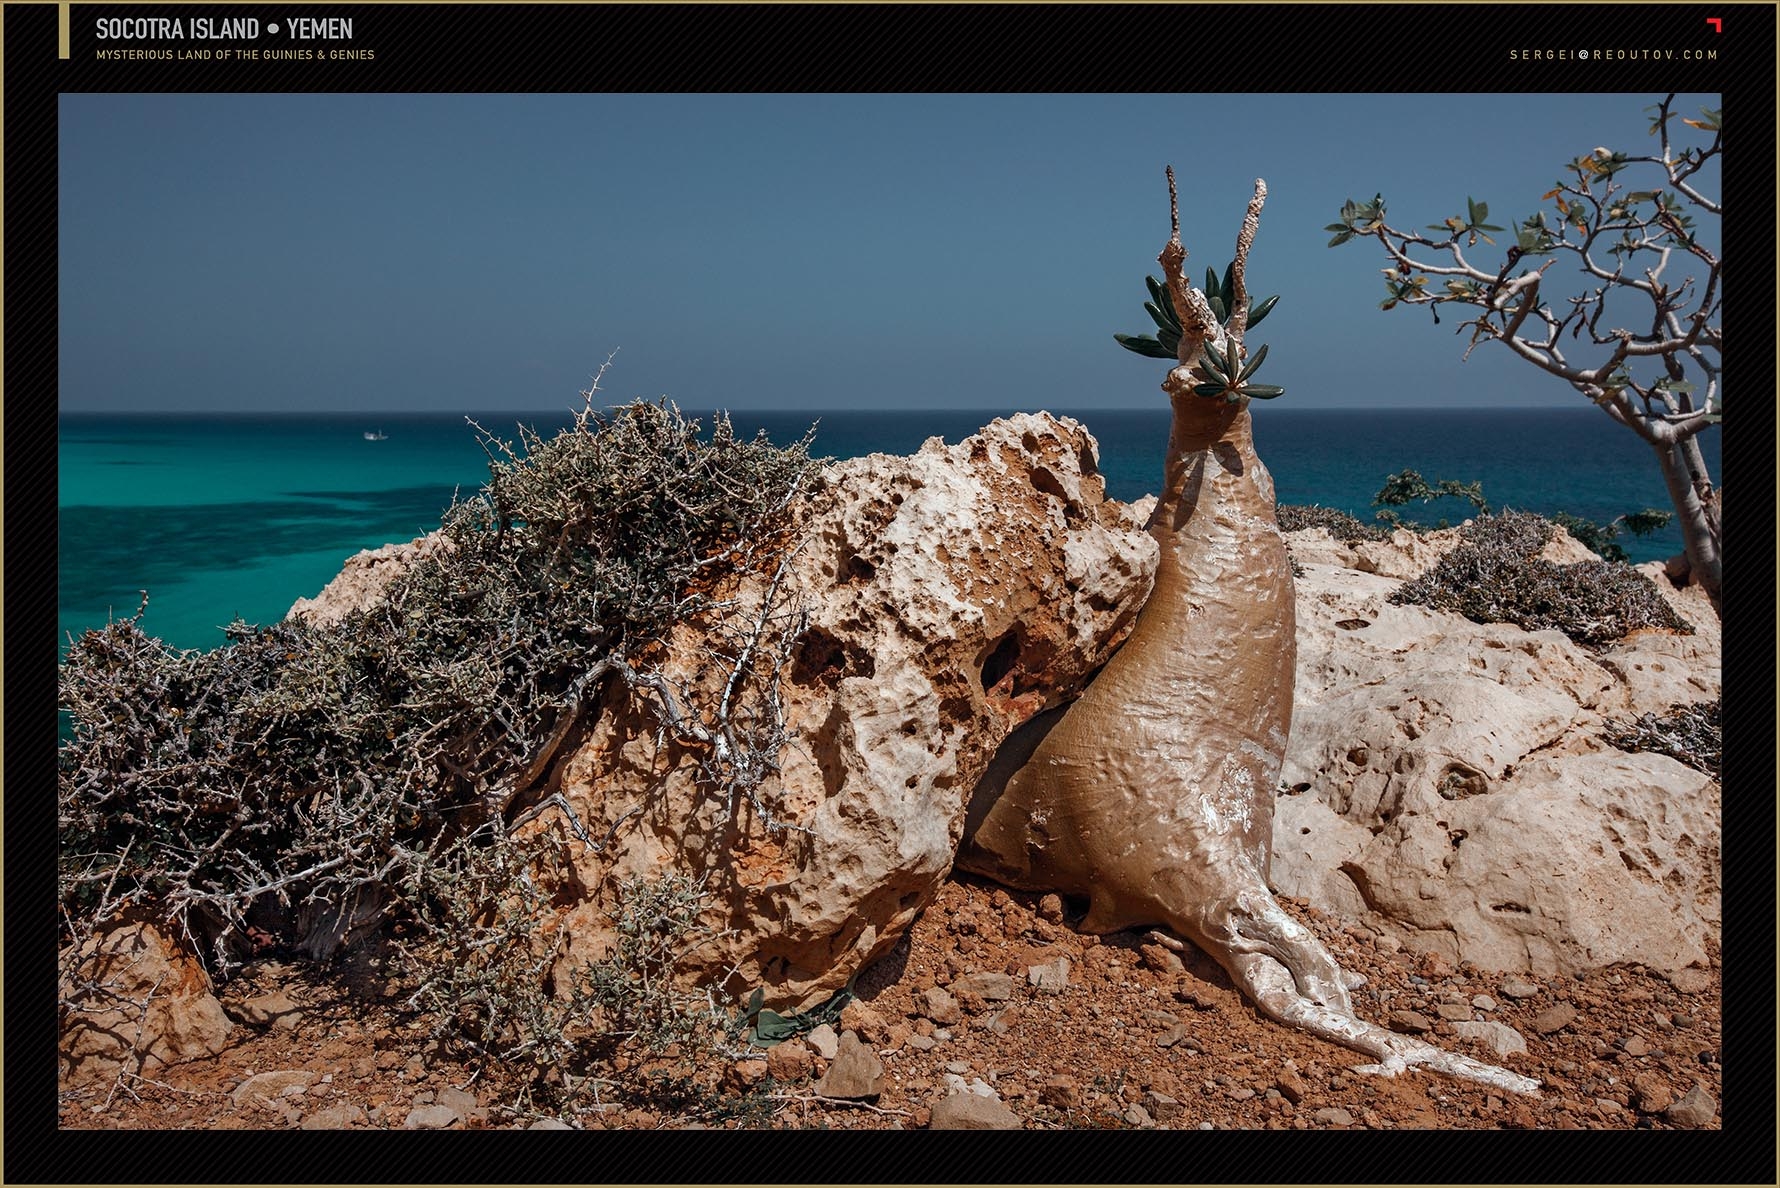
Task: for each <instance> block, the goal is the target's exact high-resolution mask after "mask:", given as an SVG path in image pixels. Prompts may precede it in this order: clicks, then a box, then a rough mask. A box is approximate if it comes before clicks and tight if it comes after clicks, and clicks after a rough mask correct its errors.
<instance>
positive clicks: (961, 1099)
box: [927, 1090, 1024, 1130]
mask: <svg viewBox="0 0 1780 1188" xmlns="http://www.w3.org/2000/svg"><path fill="white" fill-rule="evenodd" d="M927 1125H928V1129H930V1130H1019V1129H1021V1128H1022V1127H1023V1125H1024V1124H1023V1123H1022V1122H1021V1121H1020V1116H1019V1115H1018V1114H1016V1113H1014V1112H1013V1111H1012V1110H1010V1109H1008V1108H1007V1106H1006V1104H1004V1103H1003V1102H1002V1100H1001V1099H1000V1098H999V1097H994V1096H984V1095H983V1094H980V1093H972V1092H970V1091H968V1090H966V1091H964V1092H957V1093H952V1094H950V1095H948V1096H946V1097H942V1098H940V1099H939V1101H938V1102H937V1103H935V1105H934V1107H933V1115H932V1118H931V1120H930V1121H929V1122H928V1124H927Z"/></svg>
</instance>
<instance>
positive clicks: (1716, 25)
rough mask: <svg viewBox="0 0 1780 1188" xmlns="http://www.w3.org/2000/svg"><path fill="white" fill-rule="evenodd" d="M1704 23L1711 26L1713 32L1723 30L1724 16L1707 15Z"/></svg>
mask: <svg viewBox="0 0 1780 1188" xmlns="http://www.w3.org/2000/svg"><path fill="white" fill-rule="evenodd" d="M1706 23H1707V24H1708V25H1711V26H1712V31H1713V32H1714V33H1722V32H1724V18H1723V17H1707V18H1706Z"/></svg>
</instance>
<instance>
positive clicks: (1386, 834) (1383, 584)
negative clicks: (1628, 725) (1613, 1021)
mask: <svg viewBox="0 0 1780 1188" xmlns="http://www.w3.org/2000/svg"><path fill="white" fill-rule="evenodd" d="M1398 535H1399V536H1401V535H1405V534H1402V533H1399V534H1398ZM1437 535H1438V534H1437ZM1288 539H1290V540H1291V541H1292V546H1293V551H1294V555H1295V556H1296V557H1297V558H1298V560H1299V562H1300V563H1301V565H1303V567H1304V569H1305V573H1304V575H1303V576H1302V577H1300V578H1299V579H1298V679H1297V689H1296V708H1295V713H1294V716H1293V722H1292V734H1291V743H1290V746H1289V749H1288V753H1287V757H1286V764H1285V770H1284V772H1283V774H1282V780H1283V782H1284V784H1285V786H1286V788H1287V789H1288V791H1287V792H1286V793H1285V794H1284V795H1282V796H1281V798H1280V799H1279V801H1278V803H1277V806H1276V814H1275V818H1274V856H1273V869H1272V879H1273V883H1274V885H1275V887H1277V888H1278V889H1279V890H1280V891H1281V892H1283V893H1285V894H1288V895H1294V896H1302V897H1305V898H1307V899H1309V900H1311V901H1312V902H1313V903H1315V904H1317V905H1318V906H1319V907H1322V908H1324V909H1325V910H1328V911H1331V912H1334V913H1336V914H1339V915H1344V916H1347V917H1350V918H1353V919H1356V920H1363V921H1364V922H1366V923H1368V924H1370V925H1372V926H1374V927H1378V928H1381V929H1384V930H1386V931H1388V932H1391V933H1393V934H1395V935H1396V936H1397V937H1398V938H1399V939H1401V940H1403V941H1405V942H1406V943H1408V944H1410V945H1411V946H1414V947H1418V948H1421V949H1426V950H1431V951H1434V952H1437V953H1440V954H1441V955H1442V956H1444V957H1446V958H1447V959H1448V960H1451V961H1459V960H1469V961H1473V962H1475V963H1477V964H1478V965H1480V966H1483V967H1486V968H1494V969H1503V970H1517V971H1529V972H1532V973H1535V974H1538V975H1540V976H1553V975H1557V974H1564V973H1568V972H1572V971H1575V970H1578V969H1586V968H1592V967H1597V966H1601V965H1606V964H1611V963H1613V962H1620V961H1626V962H1642V963H1644V964H1646V965H1650V966H1652V967H1654V968H1657V969H1664V970H1672V969H1677V968H1680V967H1683V966H1687V965H1689V964H1693V963H1701V962H1703V961H1704V960H1705V957H1706V953H1705V945H1706V942H1707V940H1708V939H1710V938H1716V937H1717V935H1718V930H1719V920H1720V914H1719V879H1718V870H1719V836H1720V834H1719V786H1718V784H1717V783H1716V782H1715V781H1713V780H1712V779H1711V778H1710V777H1708V776H1706V775H1704V774H1702V773H1700V772H1698V771H1695V770H1694V769H1692V768H1690V767H1687V766H1685V765H1683V764H1681V763H1679V762H1677V761H1676V760H1674V759H1671V758H1668V757H1667V756H1663V755H1657V754H1645V753H1640V754H1627V753H1625V752H1621V751H1618V750H1615V749H1613V748H1612V747H1611V746H1609V745H1608V744H1606V743H1605V742H1603V741H1602V740H1601V738H1600V733H1601V726H1602V724H1603V722H1604V721H1605V720H1607V719H1609V718H1613V719H1626V718H1633V717H1636V716H1638V715H1640V714H1644V713H1648V712H1662V711H1664V710H1666V709H1668V708H1669V706H1670V705H1672V704H1674V703H1678V702H1679V703H1690V702H1699V701H1708V700H1712V699H1714V698H1716V697H1717V696H1718V695H1719V657H1720V644H1719V639H1720V636H1719V629H1718V621H1717V617H1716V615H1715V614H1714V613H1713V611H1712V609H1711V606H1710V605H1709V604H1708V603H1707V602H1706V600H1705V599H1704V597H1703V596H1700V595H1699V594H1698V593H1697V591H1693V590H1685V591H1679V592H1677V591H1675V590H1673V589H1672V588H1671V587H1670V586H1669V584H1668V583H1667V582H1666V581H1664V580H1663V579H1662V577H1661V566H1660V565H1658V566H1651V567H1646V568H1645V572H1646V574H1647V576H1651V577H1653V578H1654V579H1655V580H1656V584H1657V585H1658V588H1659V589H1661V590H1662V591H1663V592H1664V593H1665V594H1666V595H1667V596H1669V597H1670V599H1671V601H1673V602H1674V603H1675V605H1676V609H1677V610H1678V611H1679V612H1680V613H1681V615H1682V616H1683V617H1684V618H1685V619H1687V620H1688V621H1689V622H1690V623H1692V624H1694V625H1695V628H1696V631H1695V634H1693V635H1676V634H1670V633H1666V632H1653V631H1652V632H1641V633H1638V634H1636V635H1634V636H1632V637H1631V638H1629V639H1626V640H1622V641H1620V642H1618V643H1616V644H1615V645H1613V646H1611V647H1609V648H1607V649H1606V650H1604V651H1603V652H1601V653H1591V652H1590V651H1588V650H1587V649H1585V648H1582V647H1580V646H1578V645H1577V644H1575V643H1572V642H1571V641H1570V640H1569V639H1567V638H1566V637H1564V636H1563V635H1561V634H1559V633H1557V632H1551V631H1545V632H1526V631H1522V630H1520V629H1519V628H1516V627H1512V626H1508V625H1505V624H1491V625H1482V624H1477V623H1472V622H1470V621H1468V620H1466V619H1463V618H1460V617H1458V616H1456V615H1451V614H1445V613H1441V612H1436V611H1431V610H1427V609H1425V608H1422V607H1405V606H1392V605H1390V604H1389V603H1388V602H1387V601H1386V600H1387V599H1388V597H1389V595H1390V594H1391V593H1392V592H1393V591H1394V590H1395V589H1396V588H1397V586H1398V585H1399V584H1400V581H1399V579H1400V578H1402V577H1409V576H1413V573H1412V572H1411V571H1415V572H1419V570H1416V566H1417V565H1419V564H1420V563H1421V562H1422V561H1423V560H1424V559H1425V558H1426V557H1427V556H1428V555H1430V554H1433V549H1431V548H1430V547H1429V546H1428V544H1427V542H1417V543H1413V544H1412V545H1411V547H1410V548H1409V549H1407V550H1405V551H1404V553H1403V555H1402V556H1400V557H1399V558H1398V559H1396V560H1393V559H1391V558H1390V557H1388V556H1386V555H1384V553H1383V552H1382V551H1381V550H1383V549H1385V548H1387V547H1389V546H1393V545H1395V544H1396V541H1395V540H1394V539H1393V540H1392V541H1390V542H1370V543H1369V544H1368V545H1367V546H1366V547H1367V548H1369V549H1370V552H1369V553H1368V554H1367V555H1365V556H1363V557H1362V556H1359V555H1357V554H1356V553H1354V552H1352V551H1351V550H1350V551H1349V552H1348V555H1346V556H1344V555H1343V550H1345V549H1347V546H1343V545H1340V544H1339V542H1333V541H1331V540H1330V539H1329V538H1328V535H1327V533H1326V532H1324V531H1323V530H1321V529H1311V530H1306V531H1303V532H1299V533H1294V534H1292V535H1291V536H1290V537H1289V538H1288ZM1437 544H1438V542H1436V545H1437ZM1434 555H1437V554H1434ZM1547 555H1548V556H1550V557H1551V558H1552V559H1553V560H1557V561H1559V562H1567V561H1573V560H1578V559H1582V558H1585V557H1587V556H1589V554H1587V553H1586V551H1584V550H1582V549H1581V546H1579V545H1577V544H1576V543H1575V542H1574V541H1573V540H1570V539H1569V538H1568V537H1567V536H1565V535H1564V534H1562V533H1560V534H1559V536H1558V539H1557V541H1556V542H1555V547H1553V548H1548V550H1547ZM1384 574H1390V575H1393V576H1390V577H1386V576H1381V575H1384Z"/></svg>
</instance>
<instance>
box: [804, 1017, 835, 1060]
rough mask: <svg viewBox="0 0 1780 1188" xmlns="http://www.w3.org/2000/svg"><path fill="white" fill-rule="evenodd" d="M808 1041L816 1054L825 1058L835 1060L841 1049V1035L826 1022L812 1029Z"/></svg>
mask: <svg viewBox="0 0 1780 1188" xmlns="http://www.w3.org/2000/svg"><path fill="white" fill-rule="evenodd" d="M808 1041H809V1045H810V1047H811V1048H813V1049H815V1052H816V1055H818V1056H820V1057H822V1059H824V1060H833V1059H834V1058H835V1055H836V1053H838V1052H839V1051H840V1042H841V1039H840V1036H838V1035H836V1034H835V1033H834V1028H833V1027H830V1026H829V1025H828V1024H826V1023H823V1024H821V1025H819V1026H818V1027H816V1028H815V1029H814V1030H812V1031H811V1032H810V1034H809V1036H808Z"/></svg>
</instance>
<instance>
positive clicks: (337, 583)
mask: <svg viewBox="0 0 1780 1188" xmlns="http://www.w3.org/2000/svg"><path fill="white" fill-rule="evenodd" d="M451 547H452V546H451V542H450V541H449V540H447V539H446V537H445V535H444V534H443V533H441V532H429V533H427V535H425V536H422V537H420V538H419V539H418V540H410V541H404V542H402V543H401V544H387V545H384V546H383V547H382V548H376V549H365V550H364V551H362V552H358V553H354V554H353V555H352V556H350V557H348V558H347V559H346V564H345V565H344V566H342V567H341V570H340V572H339V573H338V574H337V575H335V577H334V579H333V580H332V581H330V582H329V583H328V584H327V585H325V586H323V587H322V589H321V593H319V594H317V595H316V596H315V597H314V598H299V599H297V601H296V602H295V603H293V604H292V606H291V608H290V611H289V613H288V615H287V616H286V617H287V618H292V619H300V620H302V621H304V622H307V623H309V624H310V625H312V626H315V627H327V626H331V625H333V624H335V623H338V622H339V621H340V620H341V619H344V618H345V617H346V614H347V612H348V611H353V610H369V609H371V608H372V607H374V606H376V605H377V604H378V603H380V602H381V601H382V600H383V592H384V590H386V589H388V587H389V584H390V583H391V582H393V581H394V580H395V579H396V578H398V577H400V576H401V575H402V574H404V573H406V572H407V571H408V568H409V567H410V566H411V565H413V564H414V562H416V561H417V560H419V559H420V558H422V557H426V556H430V555H431V554H433V553H434V552H436V551H438V550H440V549H450V548H451Z"/></svg>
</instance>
